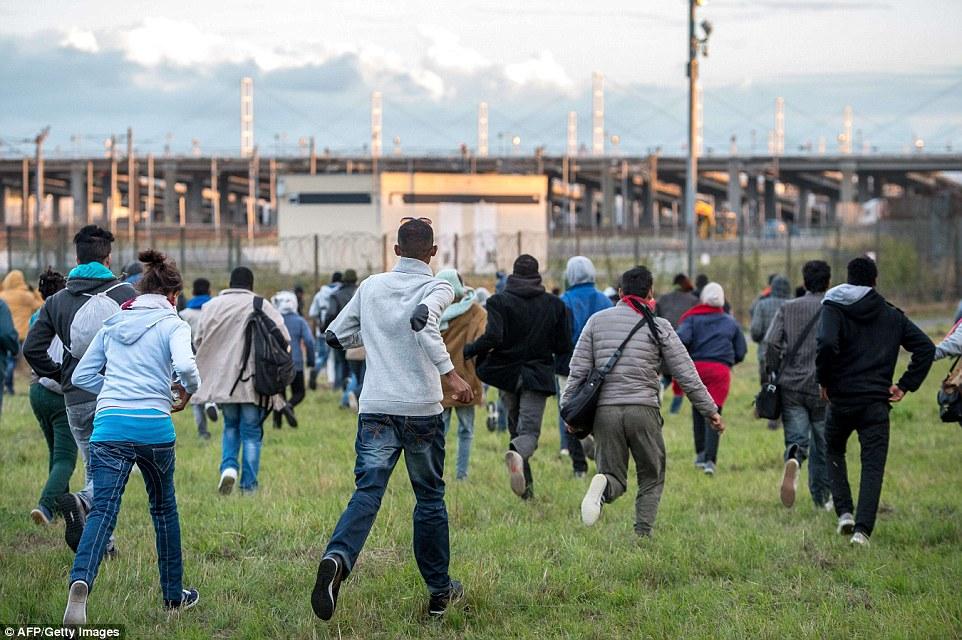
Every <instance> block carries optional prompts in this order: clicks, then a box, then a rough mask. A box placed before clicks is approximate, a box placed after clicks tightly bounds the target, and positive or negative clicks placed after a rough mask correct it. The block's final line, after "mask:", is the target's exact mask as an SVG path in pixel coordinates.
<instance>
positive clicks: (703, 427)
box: [691, 407, 722, 464]
mask: <svg viewBox="0 0 962 640" xmlns="http://www.w3.org/2000/svg"><path fill="white" fill-rule="evenodd" d="M721 412H722V408H721V407H718V413H721ZM691 426H692V432H693V434H694V436H695V455H697V456H698V459H699V461H701V462H711V463H712V464H716V463H717V462H718V441H719V439H720V438H719V434H718V432H717V431H715V430H714V429H712V428H711V423H709V422H708V420H706V419H705V418H704V417H703V416H702V415H701V414H700V413H698V412H697V411H694V410H693V411H692V412H691Z"/></svg>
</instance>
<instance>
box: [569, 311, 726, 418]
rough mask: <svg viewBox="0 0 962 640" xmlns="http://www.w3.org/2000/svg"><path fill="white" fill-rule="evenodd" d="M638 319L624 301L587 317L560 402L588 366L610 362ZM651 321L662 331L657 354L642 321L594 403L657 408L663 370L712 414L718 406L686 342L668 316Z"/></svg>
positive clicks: (704, 412)
mask: <svg viewBox="0 0 962 640" xmlns="http://www.w3.org/2000/svg"><path fill="white" fill-rule="evenodd" d="M641 319H642V318H641V316H640V315H638V313H636V312H635V310H634V309H632V308H631V307H629V306H628V305H627V304H625V303H624V302H619V303H618V304H617V306H615V307H613V308H611V309H605V310H604V311H599V312H598V313H596V314H595V315H593V316H591V318H590V319H589V320H588V324H587V325H585V328H584V331H582V332H581V337H580V338H579V339H578V345H577V346H576V347H575V351H574V355H573V356H572V357H571V375H570V376H569V377H568V384H567V386H566V387H565V389H564V394H563V395H562V399H561V404H562V405H564V404H565V403H566V402H567V401H568V400H569V399H570V398H571V396H572V394H574V392H575V390H576V389H577V388H578V385H579V384H581V382H582V381H583V380H584V379H585V378H587V377H588V373H589V372H590V371H591V369H592V368H594V367H601V366H603V365H604V364H605V362H607V361H608V358H610V357H611V354H613V353H614V352H615V350H616V349H617V348H618V347H619V346H620V345H621V343H622V341H623V340H624V339H625V338H626V337H627V336H628V334H629V333H630V332H631V329H632V328H633V327H634V326H635V325H636V324H637V323H638V321H639V320H641ZM655 323H656V326H657V327H658V331H659V333H660V334H661V343H662V351H661V353H660V354H659V352H658V346H657V344H656V343H655V340H654V337H653V336H652V335H651V330H650V329H649V328H648V326H647V325H642V327H641V329H639V330H638V332H637V333H636V334H635V335H634V337H632V339H631V341H630V342H629V343H628V345H627V346H626V347H625V350H624V352H623V353H622V354H621V359H619V360H618V362H617V363H616V364H615V366H614V368H613V369H612V370H611V373H609V374H608V377H607V378H606V379H605V383H604V385H602V387H601V395H600V397H599V399H598V405H599V406H604V405H640V406H646V407H655V408H656V409H658V408H660V407H661V393H660V391H661V374H662V373H666V374H668V375H670V376H672V377H673V378H675V380H677V381H678V384H679V385H681V388H682V389H683V390H684V391H685V393H686V394H687V395H688V398H689V399H690V400H691V403H692V406H693V407H694V408H695V409H696V410H697V411H698V412H699V413H701V414H702V415H703V416H705V417H709V416H711V415H712V414H714V413H715V412H717V411H718V407H717V406H716V405H715V402H714V401H713V400H712V399H711V396H710V395H708V390H707V389H706V388H705V385H704V384H702V381H701V378H699V377H698V372H697V371H696V370H695V365H694V363H693V362H692V361H691V358H690V357H689V356H688V350H687V349H685V345H683V344H682V343H681V340H679V339H678V335H677V334H676V333H675V330H674V329H672V328H671V323H669V322H668V321H667V320H665V319H664V318H656V319H655Z"/></svg>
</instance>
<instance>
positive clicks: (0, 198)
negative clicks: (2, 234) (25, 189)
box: [0, 180, 7, 227]
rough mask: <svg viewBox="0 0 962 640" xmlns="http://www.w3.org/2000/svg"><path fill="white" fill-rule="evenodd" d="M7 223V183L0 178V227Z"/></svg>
mask: <svg viewBox="0 0 962 640" xmlns="http://www.w3.org/2000/svg"><path fill="white" fill-rule="evenodd" d="M6 224H7V185H5V184H3V180H0V227H3V226H5V225H6Z"/></svg>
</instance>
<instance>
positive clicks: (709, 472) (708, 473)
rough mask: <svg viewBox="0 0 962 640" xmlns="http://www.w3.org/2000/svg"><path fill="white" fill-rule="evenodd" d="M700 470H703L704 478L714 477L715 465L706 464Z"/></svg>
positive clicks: (711, 463) (712, 463)
mask: <svg viewBox="0 0 962 640" xmlns="http://www.w3.org/2000/svg"><path fill="white" fill-rule="evenodd" d="M702 468H703V469H704V470H705V475H706V476H713V475H715V463H714V462H706V463H705V466H704V467H702Z"/></svg>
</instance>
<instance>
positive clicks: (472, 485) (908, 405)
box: [0, 361, 962, 640]
mask: <svg viewBox="0 0 962 640" xmlns="http://www.w3.org/2000/svg"><path fill="white" fill-rule="evenodd" d="M944 368H945V367H944V364H941V363H940V364H939V365H938V366H937V367H936V370H935V371H933V374H932V375H931V377H930V379H929V381H928V383H927V384H926V386H925V387H924V389H923V390H922V392H921V393H918V394H914V395H912V396H910V397H909V398H908V399H907V400H906V401H905V402H904V403H903V404H902V405H900V406H897V407H896V408H895V409H894V411H893V412H892V416H893V429H892V443H891V450H890V455H889V464H888V469H887V470H886V480H885V487H884V490H883V495H882V510H881V514H880V517H879V522H878V526H877V529H876V532H875V535H874V536H873V539H872V546H871V547H870V548H866V549H861V548H859V549H853V548H851V547H850V546H849V544H848V541H847V539H845V538H843V537H841V536H837V535H836V534H835V532H834V525H835V520H834V516H833V515H832V514H829V513H826V512H824V511H817V510H816V509H815V508H814V507H813V505H812V504H811V501H810V500H809V497H808V493H807V489H806V488H802V489H801V490H800V496H799V500H798V502H797V504H796V506H795V508H794V509H791V510H789V509H785V508H783V507H782V506H781V505H780V503H779V502H778V493H777V484H778V481H779V478H780V473H781V453H782V447H783V443H782V434H781V432H769V431H767V430H766V429H765V428H764V424H763V423H762V422H760V421H756V420H752V419H750V417H749V414H750V407H749V405H750V398H751V395H752V393H753V391H754V376H755V374H754V371H755V367H754V364H753V362H752V361H749V362H747V363H745V364H743V365H741V366H740V367H738V368H737V377H736V381H735V384H734V387H733V396H732V398H731V399H730V402H729V404H728V406H727V407H726V411H725V416H726V419H727V421H728V432H727V433H726V434H725V435H724V437H723V439H722V445H721V450H720V455H719V472H718V474H717V475H716V476H715V478H713V479H712V478H706V477H704V476H702V475H701V474H700V473H697V472H696V470H695V469H694V468H693V466H692V464H691V460H692V453H691V444H690V440H691V435H690V430H691V427H690V417H689V405H688V404H687V403H686V407H685V410H684V411H683V413H682V415H681V416H668V417H667V420H666V423H665V437H666V440H667V443H668V477H667V484H666V487H665V493H664V498H663V501H662V504H661V510H660V512H659V518H658V522H657V525H656V532H655V538H654V539H653V540H649V541H645V542H643V543H639V541H638V540H637V539H636V538H635V536H634V535H633V533H632V528H631V525H632V516H633V494H634V490H635V488H634V481H633V480H632V482H631V485H632V486H631V487H630V489H629V494H628V495H626V496H625V497H623V498H622V499H621V500H619V501H618V502H616V503H614V504H612V505H609V506H607V507H606V508H605V512H604V514H603V516H602V520H601V521H600V522H599V524H598V525H596V526H595V527H593V528H586V527H584V526H583V525H581V523H580V520H579V516H578V513H579V505H580V501H581V497H582V495H583V492H584V490H585V488H586V481H581V480H575V479H573V478H572V477H571V469H570V465H569V464H568V462H567V461H562V460H559V459H558V457H557V450H558V432H557V427H556V424H557V422H556V420H557V418H556V415H557V414H556V411H555V410H554V408H553V406H552V407H550V408H549V411H548V412H547V418H546V424H545V428H544V432H543V437H542V442H541V449H540V450H539V452H538V454H537V455H536V457H535V459H534V473H535V476H536V482H537V484H536V488H537V493H538V496H537V499H536V500H534V501H533V502H531V503H529V504H525V503H522V502H521V501H519V500H518V499H517V498H515V497H514V495H513V494H512V493H511V492H510V490H509V488H508V483H507V479H506V477H505V473H504V470H503V466H502V453H503V450H504V447H505V439H504V437H503V436H502V435H500V434H492V433H489V432H487V431H486V430H485V428H484V421H483V414H480V415H479V423H478V427H479V429H478V430H477V432H476V438H475V447H474V451H473V454H472V460H471V477H470V479H469V480H468V481H466V482H454V481H453V480H452V481H451V482H450V483H449V485H448V498H447V503H448V509H449V513H450V518H451V552H452V554H451V555H452V562H451V572H452V575H453V576H454V577H455V578H458V579H460V580H462V581H463V582H464V584H465V587H466V589H467V594H468V597H467V603H468V608H467V609H466V610H464V611H457V612H452V613H451V614H450V615H449V616H448V617H447V618H446V619H445V620H443V621H441V622H435V621H429V620H427V619H426V599H427V597H426V593H425V588H424V585H423V583H422V581H421V579H420V576H419V574H418V572H417V569H416V566H415V564H414V560H413V557H412V554H411V510H412V507H413V496H412V493H411V490H410V486H409V483H408V481H407V478H406V477H405V475H406V474H405V471H404V469H403V465H402V466H401V468H399V469H398V470H397V473H396V474H395V477H394V480H393V481H392V482H391V484H390V487H389V489H388V492H387V495H386V497H385V500H384V504H383V507H382V509H381V513H380V516H379V517H378V519H377V522H376V523H375V526H374V530H373V532H372V535H371V537H370V539H369V540H368V542H367V546H366V547H365V549H364V553H363V554H362V556H361V559H360V561H359V563H358V565H357V567H356V570H355V571H354V573H353V574H352V575H351V577H350V579H349V580H348V581H347V583H346V584H345V585H344V587H343V588H342V590H341V599H340V603H339V607H338V611H337V614H336V616H335V619H334V621H333V622H331V623H329V624H325V623H322V622H320V621H318V620H316V619H315V618H314V616H313V614H312V613H311V609H310V604H309V594H310V591H311V587H312V585H313V579H314V572H315V568H316V564H317V561H318V559H319V554H320V553H321V550H322V549H323V545H324V544H325V542H326V540H327V537H328V535H329V534H330V532H331V530H332V528H333V526H334V524H335V522H336V520H337V517H338V515H339V514H340V512H341V510H342V509H343V507H344V505H345V504H346V502H347V500H348V498H349V497H350V493H351V489H352V467H353V464H354V455H353V441H354V432H355V427H354V419H353V418H352V416H351V415H349V414H348V413H346V412H345V411H341V410H339V409H337V407H336V405H335V402H334V400H333V398H332V396H331V395H330V394H329V393H320V394H311V395H310V398H309V399H308V401H307V402H306V404H305V405H304V406H303V408H302V409H300V410H299V414H300V419H301V425H302V426H301V428H300V429H299V430H296V431H295V430H290V429H286V428H285V429H284V430H283V431H280V432H278V431H274V430H273V429H270V428H268V430H267V432H266V434H265V443H264V449H263V456H262V462H261V476H260V481H261V490H260V492H259V493H258V494H257V495H255V496H251V497H243V496H239V495H232V496H230V497H227V498H223V497H220V496H219V495H217V493H216V491H215V486H216V482H217V477H218V473H217V469H218V463H219V455H220V446H219V443H218V440H217V439H216V437H215V440H214V441H213V442H211V443H204V442H202V441H199V440H198V438H197V437H196V434H195V432H194V429H193V425H192V424H191V422H190V420H191V419H190V416H189V415H184V414H181V415H180V416H179V417H178V419H177V425H178V430H179V434H180V437H179V444H178V460H177V490H178V496H179V502H180V514H181V522H182V528H183V548H184V563H185V584H186V585H194V586H196V587H198V588H199V589H200V592H201V602H200V604H199V606H198V607H197V608H196V609H194V610H192V611H190V612H185V613H183V614H180V615H174V616H171V617H168V616H167V615H166V614H165V613H163V612H162V611H161V608H160V597H161V596H160V593H159V588H158V584H157V568H156V562H155V554H154V540H153V529H152V527H151V524H150V518H149V515H148V513H147V504H146V497H145V492H144V490H143V487H142V483H141V480H140V477H139V476H133V477H132V478H131V482H130V484H129V485H128V490H127V495H126V497H125V500H124V503H123V508H122V510H121V513H120V518H119V523H118V526H117V530H116V533H117V537H118V543H119V545H120V548H121V553H122V555H121V557H120V558H119V559H118V560H116V561H112V562H105V563H104V564H103V565H102V567H101V573H100V576H99V577H98V580H97V584H96V588H95V590H94V592H93V594H92V596H91V599H90V602H89V607H88V614H89V618H90V620H91V622H97V623H114V624H122V625H125V626H126V630H127V633H128V637H136V638H157V637H165V638H210V637H213V638H265V637H278V638H403V637H425V638H512V639H513V638H598V639H599V640H600V639H608V638H679V637H690V638H707V637H721V638H747V637H759V638H795V637H804V638H842V637H846V638H878V637H892V638H950V637H960V636H962V597H960V595H959V588H960V585H962V492H960V483H959V462H958V461H959V455H960V452H962V448H960V439H962V432H960V430H959V428H958V427H957V426H955V425H943V424H941V423H939V422H938V418H937V414H936V410H935V406H934V402H933V396H934V390H935V388H936V385H937V382H938V380H939V379H940V378H941V376H942V375H943V373H944V371H943V370H944ZM20 389H21V393H20V394H19V395H17V396H15V397H12V398H5V399H4V413H3V424H2V428H0V437H2V438H3V446H2V447H0V495H2V496H3V500H2V501H0V621H2V622H4V623H27V622H33V623H42V622H46V623H55V622H57V621H59V619H60V617H61V616H62V614H63V607H64V604H65V601H66V587H67V576H68V573H69V570H70V566H71V562H72V558H73V556H72V554H71V553H70V551H69V550H68V549H67V548H66V547H65V545H64V544H63V529H62V526H53V527H50V528H47V529H39V528H37V527H35V526H34V525H33V524H32V523H31V522H30V520H29V517H28V513H29V510H30V509H31V508H32V507H33V506H34V505H35V504H36V500H37V496H38V494H39V491H40V488H41V484H42V482H43V479H44V472H45V469H46V448H45V446H44V444H43V440H42V437H41V434H40V430H39V429H38V428H37V426H36V424H35V423H34V420H33V417H32V415H31V413H30V409H29V406H28V402H27V399H26V397H25V395H24V394H23V390H24V389H25V385H24V384H22V383H21V387H20ZM219 434H220V428H219V425H216V426H215V436H219ZM448 442H449V446H450V447H451V450H450V453H449V460H448V465H447V467H446V469H447V472H446V473H447V475H448V476H451V475H453V467H454V465H453V458H454V451H453V450H454V448H455V445H454V435H453V434H451V436H450V437H449V439H448ZM857 451H858V445H857V443H856V442H855V441H854V440H853V441H852V443H851V445H850V454H849V458H850V461H851V463H852V464H851V472H852V473H853V474H857V470H858V464H857ZM806 477H807V476H805V475H803V483H804V478H806ZM856 479H857V475H856ZM80 480H81V476H80V473H79V471H78V472H77V474H76V475H75V476H74V479H73V484H74V486H76V485H79V483H80ZM856 484H857V483H856Z"/></svg>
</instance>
